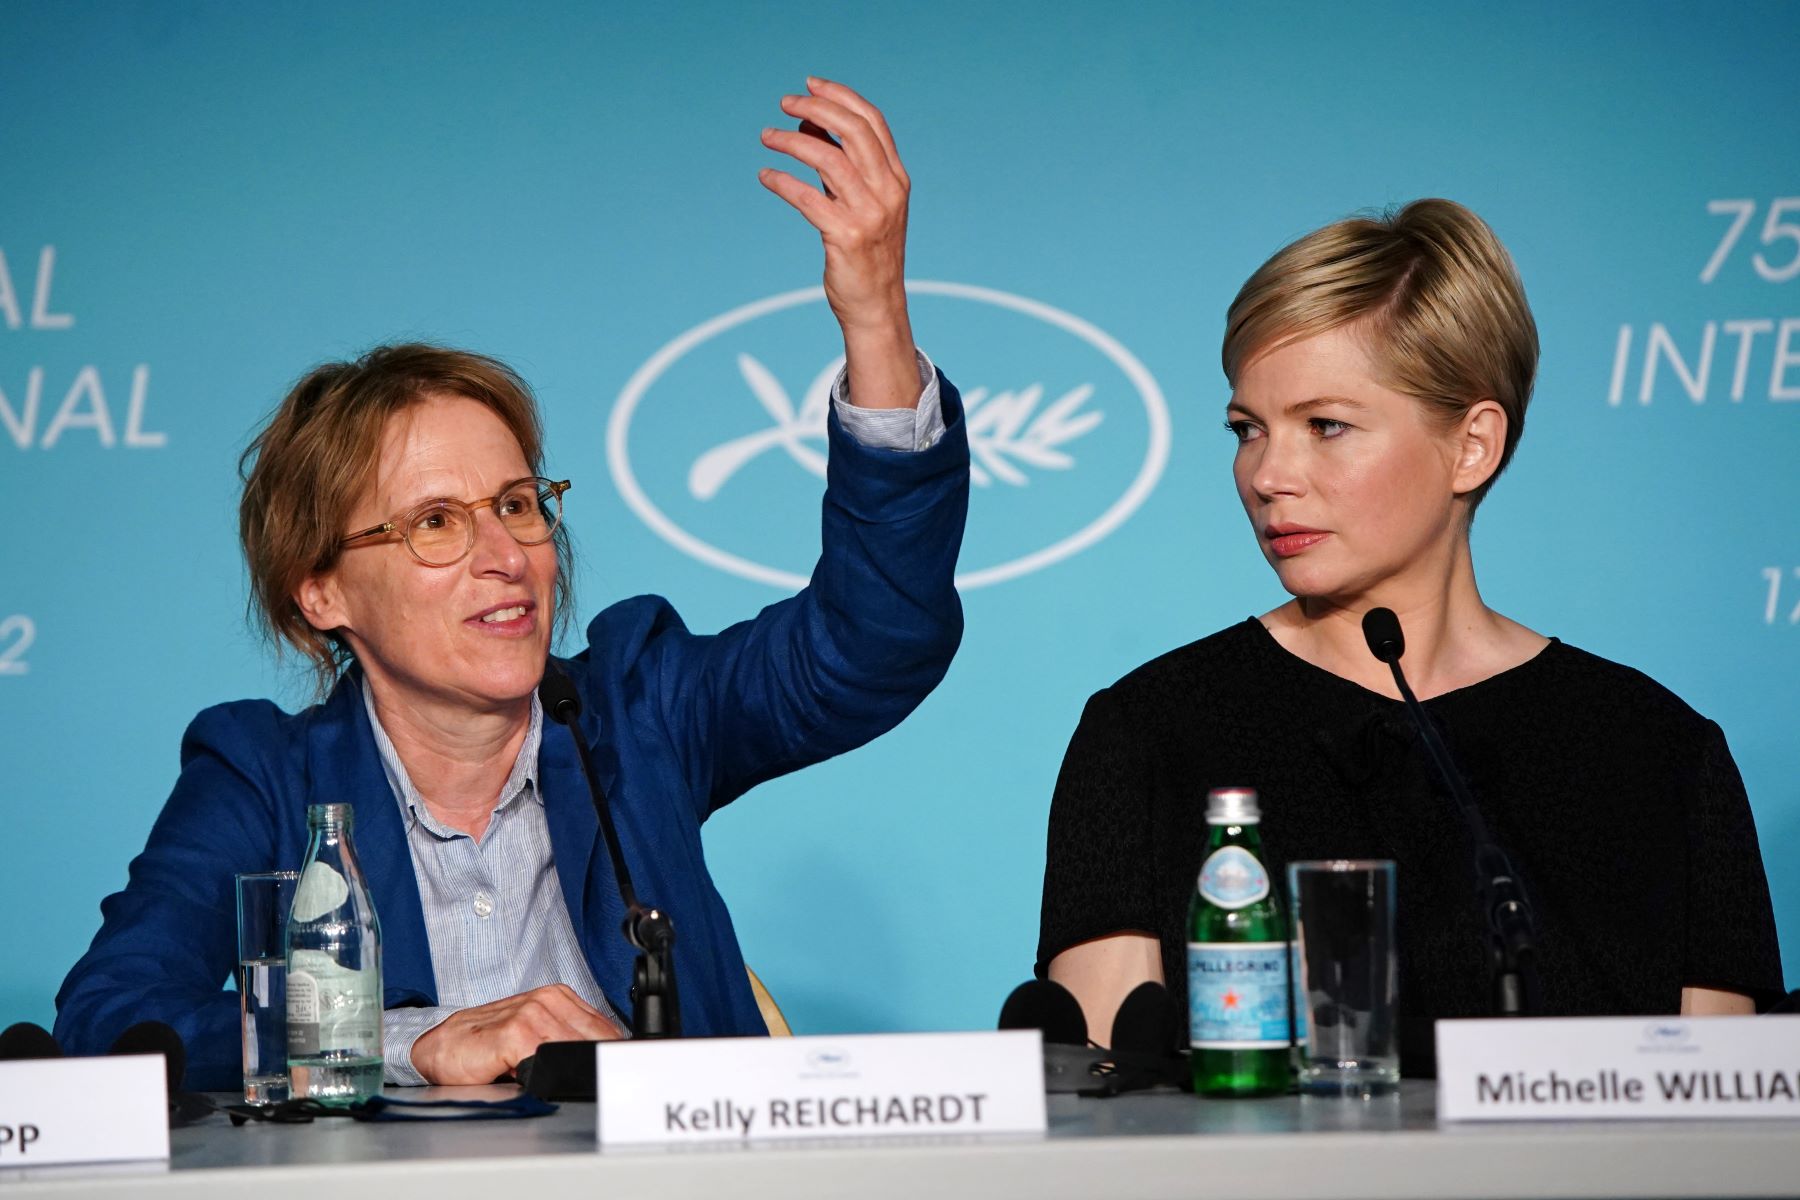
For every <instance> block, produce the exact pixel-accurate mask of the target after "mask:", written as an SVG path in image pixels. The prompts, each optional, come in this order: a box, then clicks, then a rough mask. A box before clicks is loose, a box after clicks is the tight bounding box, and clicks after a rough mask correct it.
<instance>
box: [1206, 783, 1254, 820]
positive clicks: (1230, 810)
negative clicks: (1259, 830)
mask: <svg viewBox="0 0 1800 1200" xmlns="http://www.w3.org/2000/svg"><path fill="white" fill-rule="evenodd" d="M1261 820H1262V809H1261V808H1259V807H1257V803H1256V789H1255V788H1246V787H1229V788H1214V789H1213V790H1212V791H1210V792H1208V793H1206V823H1207V824H1208V825H1254V824H1256V823H1257V822H1258V821H1261Z"/></svg>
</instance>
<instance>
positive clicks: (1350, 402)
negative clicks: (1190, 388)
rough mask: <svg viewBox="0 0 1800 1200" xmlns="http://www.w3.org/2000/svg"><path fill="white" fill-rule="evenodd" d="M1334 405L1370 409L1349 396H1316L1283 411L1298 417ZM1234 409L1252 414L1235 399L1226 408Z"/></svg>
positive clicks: (1290, 415)
mask: <svg viewBox="0 0 1800 1200" xmlns="http://www.w3.org/2000/svg"><path fill="white" fill-rule="evenodd" d="M1334 404H1335V405H1338V406H1339V407H1341V408H1354V409H1356V410H1357V411H1359V412H1366V411H1368V408H1369V406H1368V405H1366V404H1364V403H1363V402H1362V401H1361V400H1354V399H1352V398H1350V397H1349V396H1314V397H1313V398H1312V399H1310V400H1296V401H1294V402H1293V403H1292V404H1290V405H1288V406H1287V407H1286V408H1285V409H1283V410H1282V412H1283V415H1285V416H1289V417H1297V416H1301V415H1303V414H1305V413H1309V412H1312V411H1313V410H1314V409H1319V408H1328V407H1330V406H1331V405H1334ZM1234 409H1235V410H1236V411H1238V412H1241V413H1246V414H1248V413H1249V412H1250V410H1249V409H1247V408H1245V407H1244V406H1243V405H1241V404H1239V403H1238V402H1237V401H1236V400H1235V399H1234V400H1232V401H1231V402H1230V403H1228V404H1226V406H1225V411H1226V413H1227V414H1229V413H1231V412H1232V411H1233V410H1234Z"/></svg>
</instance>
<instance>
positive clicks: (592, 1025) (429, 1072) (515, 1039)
mask: <svg viewBox="0 0 1800 1200" xmlns="http://www.w3.org/2000/svg"><path fill="white" fill-rule="evenodd" d="M622 1036H623V1034H621V1032H620V1030H619V1027H618V1026H617V1025H614V1024H613V1023H612V1022H611V1021H609V1020H607V1019H606V1018H605V1017H604V1016H602V1015H601V1014H600V1012H599V1010H598V1009H596V1008H594V1007H593V1006H592V1005H590V1004H589V1003H588V1002H587V1001H585V1000H583V999H582V998H581V997H580V996H578V995H576V994H575V991H574V989H572V988H570V987H568V986H567V985H565V984H560V983H553V984H551V985H549V986H548V987H541V988H534V989H532V990H531V991H529V992H521V993H519V994H518V995H517V996H508V997H507V998H506V999H504V1000H495V1001H494V1002H493V1003H491V1004H482V1005H479V1006H477V1007H475V1008H465V1009H463V1010H462V1011H461V1012H458V1013H455V1014H454V1015H452V1016H451V1017H449V1018H448V1019H446V1020H445V1021H444V1022H443V1023H442V1024H440V1025H437V1026H436V1027H434V1028H432V1029H429V1030H427V1031H426V1032H425V1033H423V1034H421V1035H420V1036H419V1040H418V1041H416V1042H414V1043H413V1049H412V1061H413V1067H414V1069H416V1070H417V1071H418V1072H419V1074H421V1075H423V1076H424V1077H425V1081H426V1082H427V1083H492V1082H494V1080H496V1079H499V1078H500V1077H501V1076H503V1075H506V1074H508V1073H510V1072H511V1071H512V1069H513V1068H514V1067H516V1066H518V1065H519V1061H520V1060H521V1059H524V1058H528V1057H530V1056H531V1055H533V1054H535V1053H537V1048H538V1046H539V1045H540V1044H542V1043H544V1042H577V1041H588V1040H592V1041H601V1042H607V1041H612V1040H614V1039H616V1038H619V1037H622Z"/></svg>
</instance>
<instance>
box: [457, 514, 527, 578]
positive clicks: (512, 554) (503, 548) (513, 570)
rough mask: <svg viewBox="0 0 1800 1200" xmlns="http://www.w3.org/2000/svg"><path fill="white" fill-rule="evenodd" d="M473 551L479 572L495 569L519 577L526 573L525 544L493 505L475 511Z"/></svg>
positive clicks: (511, 576) (506, 575) (512, 576)
mask: <svg viewBox="0 0 1800 1200" xmlns="http://www.w3.org/2000/svg"><path fill="white" fill-rule="evenodd" d="M470 555H471V557H472V558H473V559H474V563H473V566H474V568H475V571H476V573H477V574H485V573H487V572H489V571H494V572H497V573H499V574H501V575H503V576H505V577H506V578H508V579H517V578H519V577H520V576H521V575H523V574H524V573H525V561H526V560H525V547H523V546H521V545H520V544H519V541H518V539H517V538H515V537H513V535H512V534H510V533H508V532H507V530H506V526H504V525H502V524H501V523H500V518H499V517H498V516H496V515H495V514H494V512H493V511H492V510H490V509H483V510H481V511H480V512H478V513H476V514H475V546H474V548H473V549H472V550H471V551H470Z"/></svg>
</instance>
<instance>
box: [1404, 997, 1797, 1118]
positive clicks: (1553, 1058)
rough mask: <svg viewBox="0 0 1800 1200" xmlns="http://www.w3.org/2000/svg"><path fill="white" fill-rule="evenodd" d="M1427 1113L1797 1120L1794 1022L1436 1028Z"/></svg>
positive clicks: (1549, 1021) (1577, 1020)
mask: <svg viewBox="0 0 1800 1200" xmlns="http://www.w3.org/2000/svg"><path fill="white" fill-rule="evenodd" d="M1437 1069H1438V1119H1439V1120H1442V1121H1531V1120H1557V1121H1566V1120H1569V1119H1570V1118H1577V1119H1579V1118H1583V1117H1596V1118H1604V1119H1608V1120H1620V1119H1631V1118H1643V1119H1655V1120H1659V1121H1666V1120H1669V1119H1671V1118H1699V1119H1706V1120H1716V1119H1718V1118H1722V1117H1755V1118H1759V1119H1763V1120H1767V1119H1768V1118H1770V1117H1800V1018H1794V1017H1567V1018H1534V1019H1530V1020H1514V1021H1502V1020H1493V1021H1439V1022H1438V1023H1437Z"/></svg>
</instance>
